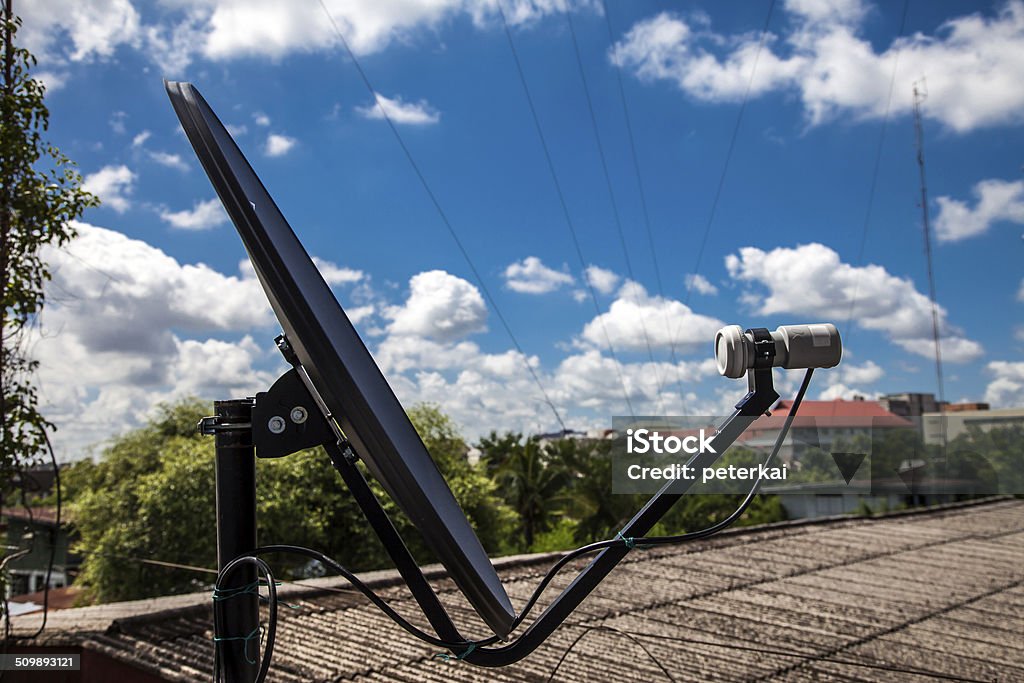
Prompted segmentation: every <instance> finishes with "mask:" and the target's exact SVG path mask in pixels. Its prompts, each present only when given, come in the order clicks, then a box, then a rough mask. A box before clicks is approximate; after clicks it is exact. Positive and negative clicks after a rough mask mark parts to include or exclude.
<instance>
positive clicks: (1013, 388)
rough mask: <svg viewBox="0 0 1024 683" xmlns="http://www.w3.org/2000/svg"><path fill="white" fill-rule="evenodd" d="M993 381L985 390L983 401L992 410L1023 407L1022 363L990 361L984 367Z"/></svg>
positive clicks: (1023, 370)
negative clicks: (993, 377) (989, 404)
mask: <svg viewBox="0 0 1024 683" xmlns="http://www.w3.org/2000/svg"><path fill="white" fill-rule="evenodd" d="M986 369H987V370H988V372H989V374H991V375H994V376H995V379H993V380H992V381H991V382H989V384H988V387H986V389H985V401H986V402H988V403H991V404H992V407H994V408H1018V407H1020V406H1024V362H1020V361H1005V360H996V361H992V362H991V363H989V364H988V365H987V366H986Z"/></svg>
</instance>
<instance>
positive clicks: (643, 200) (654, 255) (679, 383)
mask: <svg viewBox="0 0 1024 683" xmlns="http://www.w3.org/2000/svg"><path fill="white" fill-rule="evenodd" d="M601 5H602V9H603V10H604V21H605V26H606V27H607V29H608V46H609V47H613V46H614V45H615V36H614V34H613V32H612V22H611V18H610V16H609V12H608V3H607V2H606V0H601ZM612 64H613V66H614V67H615V81H616V83H617V85H618V91H619V101H620V102H621V103H622V114H623V119H624V121H625V123H626V137H627V139H628V140H629V151H630V155H631V157H632V160H633V174H634V175H635V176H636V187H637V190H638V192H639V195H640V207H641V210H642V213H643V218H644V228H645V229H646V232H647V246H648V247H649V248H650V251H651V262H652V263H653V264H654V278H655V282H656V283H657V285H658V296H659V297H660V298H661V299H662V300H664V299H665V287H664V284H663V282H662V279H661V268H660V266H659V265H658V251H657V249H655V248H654V231H653V230H652V229H651V214H650V211H649V210H648V207H647V193H646V192H644V183H643V176H642V175H641V173H640V157H639V155H638V154H637V151H636V140H635V139H634V136H633V122H632V119H631V118H630V116H629V106H628V105H627V104H626V89H625V88H624V87H623V85H622V67H621V66H620V64H619V62H618V61H617V60H612ZM663 313H664V319H665V331H666V332H668V345H669V354H670V357H671V358H672V367H673V368H674V369H675V375H676V388H678V389H679V402H680V404H681V406H682V412H683V413H684V414H685V413H686V393H685V391H684V390H683V378H682V375H681V374H680V373H679V358H678V356H677V355H676V342H675V331H674V330H673V329H672V323H671V321H670V319H669V315H668V311H667V310H666V311H663Z"/></svg>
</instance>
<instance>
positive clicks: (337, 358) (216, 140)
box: [165, 81, 515, 637]
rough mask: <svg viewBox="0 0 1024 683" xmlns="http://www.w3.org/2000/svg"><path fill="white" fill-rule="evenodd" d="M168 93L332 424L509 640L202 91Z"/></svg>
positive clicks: (484, 574) (396, 413)
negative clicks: (334, 423)
mask: <svg viewBox="0 0 1024 683" xmlns="http://www.w3.org/2000/svg"><path fill="white" fill-rule="evenodd" d="M165 85H166V87H167V93H168V95H169V96H170V98H171V103H172V104H173V105H174V110H175V112H176V113H177V115H178V118H179V120H180V121H181V125H182V128H184V130H185V134H186V135H187V136H188V139H189V142H191V143H192V147H193V148H194V149H195V152H196V155H197V156H198V157H199V161H200V162H201V163H202V165H203V168H204V169H205V171H206V174H207V175H208V176H209V178H210V181H211V182H212V183H213V186H214V188H215V189H216V190H217V194H218V195H219V196H220V199H221V201H222V202H223V204H224V208H225V209H226V210H227V213H228V216H229V217H230V218H231V221H232V222H233V223H234V224H235V228H237V230H238V234H239V235H240V236H241V238H242V243H243V244H244V245H245V250H246V251H247V252H248V254H249V259H250V260H251V261H252V265H253V268H254V269H255V271H256V275H257V277H258V278H259V281H260V284H262V285H263V290H264V292H266V295H267V298H268V299H269V300H270V305H271V306H272V307H273V309H274V313H275V314H276V315H277V319H278V321H279V322H280V323H281V327H282V328H283V329H284V331H285V334H286V336H287V338H288V341H289V343H290V345H291V347H292V348H293V350H294V351H295V354H296V356H297V357H298V359H299V362H300V364H301V365H302V367H303V369H304V370H305V372H306V373H307V375H308V376H309V379H310V381H311V383H312V385H313V387H314V388H315V390H316V391H317V392H318V393H319V394H320V396H321V397H322V399H323V401H324V404H325V406H326V409H327V411H328V412H329V413H330V414H329V415H328V417H329V418H333V419H334V420H335V421H336V422H337V424H338V425H339V426H340V428H341V430H342V432H343V433H344V435H345V437H346V438H347V439H348V440H349V442H350V443H351V444H352V446H353V448H354V449H355V451H356V452H357V453H358V454H359V456H360V457H361V458H362V460H363V462H364V463H366V467H367V469H368V470H369V471H370V473H371V474H372V475H373V476H374V477H375V478H376V479H377V480H378V481H379V482H380V483H381V485H382V486H383V487H384V489H385V490H386V491H387V492H388V494H389V495H390V496H391V497H392V499H394V501H395V502H396V503H397V504H398V505H399V506H400V507H401V508H402V510H403V511H404V512H405V513H406V514H407V515H408V516H409V519H411V520H412V522H413V524H415V525H416V527H417V529H419V531H420V533H422V534H423V538H424V540H425V541H426V543H427V545H428V546H429V547H430V548H431V549H432V550H433V551H434V552H435V553H436V554H437V556H438V558H439V559H440V560H441V562H442V563H443V564H444V566H445V568H446V569H447V570H448V572H449V573H450V574H451V577H452V579H453V580H454V581H455V584H456V585H457V586H458V587H459V589H460V590H461V591H462V592H463V593H464V594H465V596H466V598H467V599H468V600H469V602H470V604H471V605H472V606H473V608H474V609H475V610H476V612H477V613H478V614H479V615H480V617H481V618H482V619H483V620H484V621H485V622H486V623H487V625H488V626H490V627H491V629H493V630H494V632H495V633H496V634H498V635H499V636H501V637H505V636H507V635H508V633H509V631H510V630H511V628H512V623H513V621H514V619H515V612H514V610H513V609H512V603H511V601H510V600H509V597H508V594H507V593H506V592H505V588H504V587H503V586H502V584H501V579H499V578H498V574H497V572H496V571H495V570H494V565H492V564H491V561H490V559H489V558H488V557H487V553H486V552H485V551H484V548H483V546H482V545H481V544H480V540H479V539H478V538H477V536H476V534H475V533H474V531H473V528H472V527H471V526H470V524H469V520H468V519H466V515H465V513H463V511H462V509H461V508H460V507H459V504H458V502H457V501H456V500H455V496H453V495H452V492H451V489H450V488H449V487H448V484H447V482H445V480H444V477H442V476H441V473H440V471H438V469H437V465H436V464H435V463H434V461H433V460H432V459H431V458H430V454H429V453H428V452H427V449H426V447H425V446H424V445H423V442H422V441H421V440H420V437H419V435H418V434H417V433H416V429H415V428H414V427H413V425H412V423H411V422H410V421H409V418H408V416H407V415H406V413H405V410H404V409H403V408H402V405H401V403H399V401H398V398H397V397H396V396H395V394H394V392H392V391H391V387H390V386H389V385H388V383H387V380H385V379H384V375H383V374H381V371H380V368H378V367H377V364H376V363H375V362H374V360H373V357H372V356H371V355H370V352H369V351H368V350H367V349H366V346H365V344H363V341H362V339H360V337H359V334H358V333H357V332H356V330H355V328H354V327H353V326H352V323H351V321H349V319H348V316H346V315H345V311H344V310H343V309H342V307H341V305H340V304H339V303H338V301H337V299H335V297H334V294H333V293H332V292H331V289H330V287H329V286H328V285H327V283H326V282H325V281H324V279H323V276H322V275H321V274H320V271H319V270H317V267H316V266H315V265H314V264H313V261H312V259H310V257H309V254H307V253H306V250H305V249H304V248H303V246H302V244H301V243H300V242H299V239H298V238H297V237H296V236H295V233H294V232H293V231H292V229H291V227H290V226H289V225H288V222H287V221H286V220H285V218H284V216H283V215H282V214H281V211H280V210H279V209H278V208H277V206H276V205H275V204H274V200H273V199H271V197H270V194H269V193H267V190H266V188H264V187H263V183H262V182H260V179H259V177H258V176H257V175H256V173H255V172H254V171H253V169H252V167H251V166H250V165H249V162H248V161H247V160H246V158H245V156H243V154H242V152H241V151H240V150H239V148H238V145H236V144H235V141H234V139H232V137H231V135H230V134H229V133H228V131H227V130H226V129H225V128H224V125H223V124H222V123H221V122H220V120H219V119H218V118H217V115H216V114H214V112H213V109H211V108H210V106H209V105H208V104H207V103H206V101H205V100H204V99H203V97H202V96H201V95H200V94H199V91H198V90H196V88H195V87H194V86H192V85H191V84H190V83H178V82H170V81H168V82H166V83H165Z"/></svg>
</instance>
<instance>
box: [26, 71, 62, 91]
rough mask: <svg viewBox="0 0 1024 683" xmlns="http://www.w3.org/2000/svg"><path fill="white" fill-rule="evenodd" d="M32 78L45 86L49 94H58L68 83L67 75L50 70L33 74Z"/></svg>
mask: <svg viewBox="0 0 1024 683" xmlns="http://www.w3.org/2000/svg"><path fill="white" fill-rule="evenodd" d="M32 78H34V79H35V80H37V81H39V82H40V83H42V84H43V87H44V88H46V92H47V94H49V93H53V92H57V91H58V90H60V89H61V88H63V87H64V86H65V85H67V82H68V74H67V73H65V72H61V71H55V70H49V69H45V70H42V71H35V72H33V74H32Z"/></svg>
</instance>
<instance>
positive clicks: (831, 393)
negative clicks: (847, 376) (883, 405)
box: [818, 382, 877, 401]
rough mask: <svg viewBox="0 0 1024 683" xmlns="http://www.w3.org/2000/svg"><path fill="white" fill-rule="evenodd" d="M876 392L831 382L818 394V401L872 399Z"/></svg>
mask: <svg viewBox="0 0 1024 683" xmlns="http://www.w3.org/2000/svg"><path fill="white" fill-rule="evenodd" d="M876 394H877V392H867V391H864V390H863V389H858V388H856V387H849V386H847V385H845V384H843V383H842V382H832V383H830V384H829V385H828V386H827V387H825V389H824V390H822V391H821V393H819V394H818V400H819V401H834V400H836V399H837V398H841V399H843V400H844V401H852V400H854V399H855V398H858V397H860V398H874V397H875V396H876Z"/></svg>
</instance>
